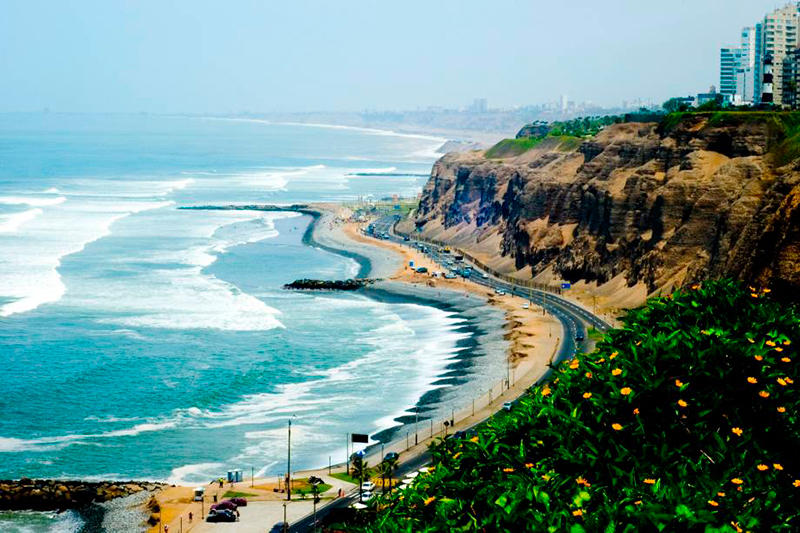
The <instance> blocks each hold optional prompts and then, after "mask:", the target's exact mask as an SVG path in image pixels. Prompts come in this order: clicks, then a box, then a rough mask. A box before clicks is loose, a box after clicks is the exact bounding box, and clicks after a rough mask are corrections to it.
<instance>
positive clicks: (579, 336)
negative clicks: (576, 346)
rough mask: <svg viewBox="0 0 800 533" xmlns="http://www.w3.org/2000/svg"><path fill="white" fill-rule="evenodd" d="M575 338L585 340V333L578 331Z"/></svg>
mask: <svg viewBox="0 0 800 533" xmlns="http://www.w3.org/2000/svg"><path fill="white" fill-rule="evenodd" d="M575 340H576V341H582V340H583V333H582V332H580V331H579V332H578V333H576V334H575Z"/></svg>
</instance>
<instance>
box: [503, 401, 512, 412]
mask: <svg viewBox="0 0 800 533" xmlns="http://www.w3.org/2000/svg"><path fill="white" fill-rule="evenodd" d="M512 407H514V404H513V403H511V402H506V403H504V404H503V411H510V410H511V408H512Z"/></svg>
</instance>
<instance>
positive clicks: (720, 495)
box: [717, 492, 725, 498]
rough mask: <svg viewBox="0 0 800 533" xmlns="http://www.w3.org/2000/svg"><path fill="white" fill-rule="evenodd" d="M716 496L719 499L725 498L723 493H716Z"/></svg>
mask: <svg viewBox="0 0 800 533" xmlns="http://www.w3.org/2000/svg"><path fill="white" fill-rule="evenodd" d="M717 496H719V497H720V498H724V497H725V493H724V492H718V493H717Z"/></svg>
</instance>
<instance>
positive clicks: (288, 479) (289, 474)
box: [283, 418, 292, 515]
mask: <svg viewBox="0 0 800 533" xmlns="http://www.w3.org/2000/svg"><path fill="white" fill-rule="evenodd" d="M287 450H288V455H287V457H286V501H291V500H292V419H291V418H290V419H289V446H288V448H287ZM283 514H284V515H285V514H286V507H285V506H284V508H283Z"/></svg>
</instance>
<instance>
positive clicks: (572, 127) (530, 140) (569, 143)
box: [485, 116, 622, 159]
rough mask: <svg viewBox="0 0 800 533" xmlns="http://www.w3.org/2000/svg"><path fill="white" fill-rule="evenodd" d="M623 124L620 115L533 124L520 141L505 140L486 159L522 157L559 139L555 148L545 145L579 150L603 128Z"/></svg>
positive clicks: (568, 150) (555, 143) (521, 136)
mask: <svg viewBox="0 0 800 533" xmlns="http://www.w3.org/2000/svg"><path fill="white" fill-rule="evenodd" d="M620 122H622V117H620V116H603V117H581V118H576V119H573V120H567V121H562V122H553V123H552V124H547V123H544V122H542V123H538V122H535V123H533V124H529V125H527V126H525V127H524V128H522V130H520V132H519V133H518V134H517V138H516V139H503V140H502V141H500V142H499V143H497V144H496V145H494V146H492V147H491V148H490V149H489V150H487V151H486V154H485V157H486V159H503V158H507V157H516V156H518V155H522V154H524V153H525V152H527V151H528V150H531V149H533V148H536V147H537V146H539V145H541V144H542V142H543V141H546V140H550V139H555V141H554V142H552V144H551V145H546V146H543V147H544V148H548V149H552V150H555V151H560V152H570V151H575V150H577V149H578V147H579V146H580V144H581V141H582V139H584V138H587V137H593V136H595V135H597V134H598V133H599V132H600V131H601V130H603V128H605V127H607V126H610V125H611V124H618V123H620Z"/></svg>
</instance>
